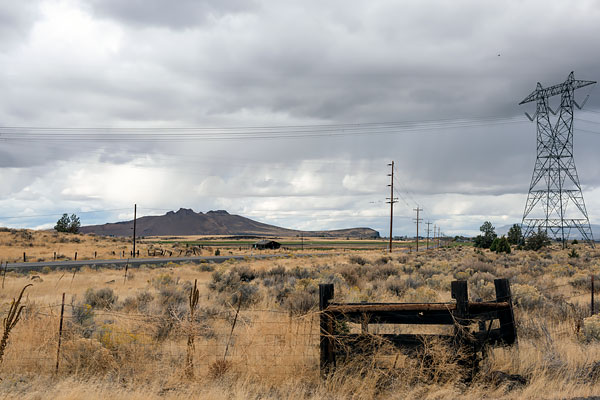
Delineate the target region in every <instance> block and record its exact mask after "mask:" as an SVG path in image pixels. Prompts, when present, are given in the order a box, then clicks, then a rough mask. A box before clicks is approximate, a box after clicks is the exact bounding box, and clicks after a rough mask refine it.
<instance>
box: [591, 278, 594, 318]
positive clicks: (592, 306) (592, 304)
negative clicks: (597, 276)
mask: <svg viewBox="0 0 600 400" xmlns="http://www.w3.org/2000/svg"><path fill="white" fill-rule="evenodd" d="M591 287H592V292H591V294H592V302H591V311H592V315H594V275H592V285H591Z"/></svg>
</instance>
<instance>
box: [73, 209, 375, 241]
mask: <svg viewBox="0 0 600 400" xmlns="http://www.w3.org/2000/svg"><path fill="white" fill-rule="evenodd" d="M80 231H81V232H82V233H95V234H97V235H105V236H130V235H131V233H132V232H133V220H132V221H123V222H116V223H107V224H104V225H90V226H84V227H81V229H80ZM136 234H137V236H164V235H256V236H297V235H300V234H304V235H306V236H321V237H334V238H337V237H340V238H342V237H343V238H345V237H352V238H378V237H379V233H378V232H377V231H375V230H373V229H371V228H349V229H337V230H331V231H298V230H294V229H286V228H281V227H278V226H274V225H268V224H264V223H261V222H257V221H254V220H251V219H249V218H246V217H242V216H239V215H232V214H229V213H228V212H227V211H224V210H219V211H208V212H207V213H202V212H198V213H196V212H194V211H193V210H191V209H187V208H180V209H179V211H177V212H174V211H169V212H167V213H166V214H165V215H159V216H147V217H141V218H138V219H137V223H136Z"/></svg>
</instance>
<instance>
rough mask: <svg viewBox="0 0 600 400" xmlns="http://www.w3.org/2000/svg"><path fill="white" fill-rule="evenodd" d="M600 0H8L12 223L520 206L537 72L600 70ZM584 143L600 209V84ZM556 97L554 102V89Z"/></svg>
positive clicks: (579, 119)
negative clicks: (173, 213)
mask: <svg viewBox="0 0 600 400" xmlns="http://www.w3.org/2000/svg"><path fill="white" fill-rule="evenodd" d="M599 20H600V3H598V2H596V1H584V0H582V1H577V2H573V1H552V2H548V1H541V0H540V1H527V0H525V1H522V0H519V1H504V2H482V1H479V0H469V1H468V0H457V1H427V0H415V1H400V2H399V1H384V0H381V1H380V0H370V1H353V2H348V1H341V0H331V1H322V0H319V1H316V0H315V1H313V0H305V1H302V2H298V1H287V0H277V1H273V0H272V1H266V0H265V1H263V0H246V1H242V0H204V1H197V0H179V1H177V2H173V1H168V0H143V1H142V0H130V1H122V0H88V1H83V0H65V1H58V0H57V1H54V0H48V1H46V0H29V1H26V2H25V1H20V0H0V63H1V65H2V68H1V69H0V93H1V95H0V182H2V188H3V190H2V192H1V193H0V225H3V226H10V227H27V228H38V229H39V228H50V227H52V226H53V225H54V223H55V222H56V220H57V219H58V218H59V217H60V215H61V214H62V213H69V214H71V213H76V214H77V215H79V216H80V218H81V222H82V223H83V224H84V225H88V224H97V223H104V222H115V221H119V220H126V219H131V218H132V217H133V205H134V204H137V205H138V216H140V215H157V214H162V213H164V212H166V211H168V210H177V209H179V208H181V207H183V208H192V209H193V210H195V211H202V212H206V211H209V210H219V209H224V210H227V211H229V212H230V213H232V214H239V215H243V216H246V217H249V218H253V219H256V220H258V221H261V222H265V223H270V224H275V225H279V226H283V227H286V228H295V229H303V230H322V229H337V228H348V227H358V226H365V227H371V228H373V229H376V230H378V231H379V232H380V233H381V234H382V235H383V236H386V235H387V234H388V229H389V205H388V204H386V203H385V202H386V197H389V196H390V192H389V190H390V189H389V187H387V185H388V184H389V183H390V177H388V174H389V173H390V167H389V166H388V164H389V163H390V162H391V161H392V160H393V161H394V162H395V166H396V168H395V172H394V174H395V180H394V185H395V189H396V190H395V193H394V196H395V197H398V203H396V204H395V209H394V214H395V220H394V221H395V223H394V235H414V234H415V228H416V227H415V223H414V221H413V219H414V218H415V212H414V211H413V209H414V208H416V207H417V206H418V207H420V208H422V209H423V211H422V212H421V215H420V217H422V218H424V221H423V222H427V221H430V222H431V223H432V225H431V226H432V227H433V225H434V224H435V225H436V226H439V227H441V229H442V231H443V232H444V233H446V234H449V235H455V234H467V235H472V234H476V233H477V232H478V228H479V226H480V225H481V224H482V223H483V221H486V220H489V221H491V222H492V223H493V224H494V225H496V226H503V225H507V224H512V223H515V222H520V220H521V218H522V214H523V209H524V206H525V201H526V197H527V191H528V188H529V183H530V180H531V174H532V171H533V166H534V162H535V156H536V154H535V152H536V138H535V125H534V124H533V123H531V122H529V121H528V120H527V118H526V117H525V116H524V114H523V113H524V112H525V111H527V112H529V113H530V114H531V113H533V112H534V106H533V105H532V104H531V103H530V104H528V105H522V106H519V105H518V103H519V102H520V101H521V100H523V99H524V98H525V97H526V96H527V95H529V94H530V93H531V92H532V91H533V90H534V89H535V85H536V83H537V82H541V84H542V85H543V86H550V85H553V84H557V83H561V82H563V81H564V80H565V79H566V77H567V75H568V74H569V73H570V72H571V71H575V77H576V78H577V79H584V80H600V56H599V52H598V50H599V49H600V48H599V45H598V42H597V38H598V37H600V24H598V21H599ZM595 87H596V86H589V87H586V88H583V89H580V90H578V91H577V92H576V99H577V101H578V102H579V103H582V102H583V100H584V99H585V98H586V96H587V95H590V97H589V100H588V101H587V103H586V104H585V106H584V108H583V110H581V111H577V112H576V117H575V123H574V124H575V139H574V146H575V161H576V166H577V168H578V173H579V178H580V182H581V185H582V188H583V193H584V198H585V201H586V205H587V209H588V213H589V217H590V221H591V222H592V224H595V223H598V222H600V196H599V195H600V166H599V165H598V162H597V152H596V150H597V149H598V148H599V146H600V126H599V124H600V91H599V90H596V89H595ZM557 100H558V99H556V98H554V99H553V102H554V103H553V105H554V106H556V104H557Z"/></svg>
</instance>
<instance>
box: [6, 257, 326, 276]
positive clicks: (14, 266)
mask: <svg viewBox="0 0 600 400" xmlns="http://www.w3.org/2000/svg"><path fill="white" fill-rule="evenodd" d="M332 254H333V253H311V254H257V255H251V256H248V255H245V256H208V257H202V256H197V257H161V258H130V259H127V258H120V259H113V260H77V261H40V262H24V263H8V265H7V267H6V269H7V270H8V271H18V272H28V271H40V270H41V269H42V268H44V267H50V268H51V269H56V270H60V269H72V268H80V267H83V266H84V265H87V266H90V267H105V266H115V267H118V268H124V267H125V266H126V265H129V266H130V267H138V266H140V265H142V264H167V263H169V262H172V263H182V262H188V263H190V262H191V263H203V262H209V263H210V262H213V263H217V264H218V263H222V262H225V261H227V260H231V259H234V260H244V259H248V258H251V259H257V260H260V259H268V258H288V257H292V256H293V257H312V256H326V255H332Z"/></svg>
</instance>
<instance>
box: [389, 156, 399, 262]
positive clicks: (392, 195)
mask: <svg viewBox="0 0 600 400" xmlns="http://www.w3.org/2000/svg"><path fill="white" fill-rule="evenodd" d="M388 167H392V173H391V174H388V176H389V177H390V184H389V185H388V186H389V187H390V197H386V199H388V200H389V201H386V203H389V204H390V253H391V252H392V238H393V235H392V227H393V225H394V222H393V221H394V203H396V202H398V198H397V197H394V162H393V161H392V163H391V164H388Z"/></svg>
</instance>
